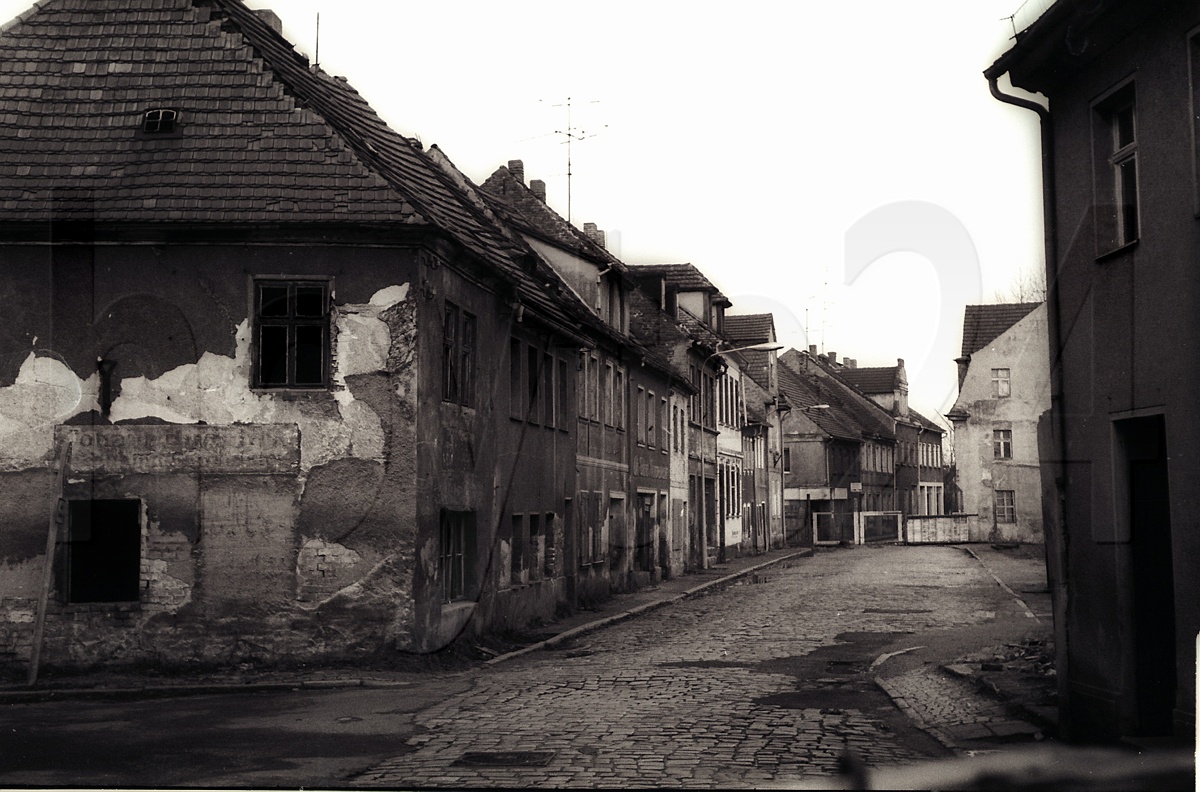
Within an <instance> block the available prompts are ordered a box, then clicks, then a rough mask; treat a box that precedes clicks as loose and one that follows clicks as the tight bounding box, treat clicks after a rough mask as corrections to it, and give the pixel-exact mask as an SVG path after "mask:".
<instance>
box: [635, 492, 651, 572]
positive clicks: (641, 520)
mask: <svg viewBox="0 0 1200 792" xmlns="http://www.w3.org/2000/svg"><path fill="white" fill-rule="evenodd" d="M654 500H655V496H654V495H652V494H648V493H645V492H639V493H638V496H637V525H636V532H637V536H636V541H637V546H636V547H635V548H634V564H635V567H636V569H637V570H638V571H639V572H652V571H654V566H655V558H654V548H655V545H656V544H657V543H656V542H655V541H654V525H655V522H654V521H655V517H656V514H655V508H654V506H655V504H654Z"/></svg>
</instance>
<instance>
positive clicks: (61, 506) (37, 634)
mask: <svg viewBox="0 0 1200 792" xmlns="http://www.w3.org/2000/svg"><path fill="white" fill-rule="evenodd" d="M70 458H71V441H70V440H64V441H63V445H62V448H61V449H60V450H59V452H58V488H57V490H56V492H55V499H54V512H53V514H51V515H50V528H49V530H48V531H47V532H46V564H45V566H44V567H43V568H42V590H41V591H40V592H39V593H38V607H37V618H36V619H35V621H34V624H33V643H32V646H31V647H30V650H29V674H28V676H27V677H26V679H25V684H26V685H27V686H29V687H32V686H33V685H34V683H36V682H37V675H38V663H39V662H40V661H41V655H42V634H43V632H44V630H45V626H46V605H47V603H48V602H49V600H50V588H51V586H53V585H54V551H55V548H56V547H57V545H58V531H59V528H60V526H62V524H63V523H64V522H65V521H66V517H67V515H66V506H67V502H66V501H65V500H63V489H64V487H65V485H66V479H67V463H68V461H69V460H70Z"/></svg>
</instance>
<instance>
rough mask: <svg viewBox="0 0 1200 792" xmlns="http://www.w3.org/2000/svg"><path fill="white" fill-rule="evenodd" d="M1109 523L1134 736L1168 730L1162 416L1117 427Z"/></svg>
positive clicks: (1167, 543)
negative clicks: (1122, 555) (1116, 533)
mask: <svg viewBox="0 0 1200 792" xmlns="http://www.w3.org/2000/svg"><path fill="white" fill-rule="evenodd" d="M1115 429H1116V445H1117V455H1116V459H1115V460H1114V461H1115V462H1116V473H1117V481H1116V482H1115V483H1116V487H1117V488H1116V493H1117V495H1118V499H1117V508H1118V514H1117V519H1118V520H1119V521H1120V522H1123V523H1124V525H1119V526H1118V527H1119V528H1125V527H1128V531H1129V540H1130V555H1131V580H1130V583H1131V584H1132V589H1133V590H1132V601H1133V604H1132V608H1133V613H1132V616H1133V633H1134V642H1133V646H1134V648H1133V652H1134V669H1135V671H1134V675H1135V676H1134V678H1135V680H1136V682H1135V686H1134V691H1135V694H1136V697H1137V700H1136V713H1137V733H1138V734H1139V735H1142V736H1163V735H1169V734H1171V733H1172V731H1173V723H1172V720H1173V717H1172V716H1173V712H1174V708H1175V694H1176V674H1177V670H1178V669H1177V668H1176V650H1177V647H1176V635H1175V576H1174V570H1173V555H1172V550H1171V507H1170V492H1169V488H1168V478H1167V440H1166V425H1165V420H1164V418H1163V416H1161V415H1154V416H1148V417H1145V418H1131V419H1127V420H1123V421H1117V422H1116V424H1115Z"/></svg>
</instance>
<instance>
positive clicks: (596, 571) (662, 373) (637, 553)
mask: <svg viewBox="0 0 1200 792" xmlns="http://www.w3.org/2000/svg"><path fill="white" fill-rule="evenodd" d="M482 193H483V194H484V195H485V196H486V197H487V199H488V201H489V203H490V205H491V207H492V209H493V210H494V211H495V212H497V213H498V214H500V215H501V216H502V217H503V218H504V219H505V220H506V222H508V223H509V224H511V225H512V226H513V227H514V228H516V229H518V230H519V232H520V233H521V234H522V237H523V239H524V240H525V242H526V243H528V244H529V245H530V247H532V248H533V249H535V250H537V251H538V253H539V255H541V256H542V257H543V258H544V259H545V261H546V262H547V263H548V264H549V266H550V267H551V268H553V269H554V270H555V271H556V272H557V273H558V274H559V275H560V276H561V277H562V278H563V279H564V280H565V282H566V283H567V284H568V285H569V287H570V289H571V291H572V292H573V293H574V294H575V295H576V296H577V297H578V300H579V302H580V304H581V305H583V306H586V307H587V308H589V309H591V310H592V311H594V313H595V315H596V317H597V319H598V320H600V321H601V322H602V323H603V325H604V329H605V330H606V332H604V333H592V334H591V337H590V338H589V343H588V344H586V345H585V347H584V348H583V349H582V350H581V351H580V353H579V362H578V365H577V366H576V378H577V385H576V387H577V390H578V392H579V393H580V394H581V396H582V398H581V399H580V400H579V402H578V405H577V412H578V421H579V426H578V429H577V432H576V437H577V447H576V466H577V468H578V474H577V475H578V478H577V487H578V491H577V493H576V496H575V503H576V509H575V512H576V520H577V525H578V526H579V531H580V539H579V541H578V544H577V549H578V552H577V554H576V560H577V566H576V569H575V573H574V575H571V574H568V580H570V579H571V578H572V577H574V578H575V582H574V584H573V587H572V590H573V591H574V592H575V593H576V596H577V597H578V596H582V597H589V598H594V597H599V596H606V595H607V594H608V593H610V592H611V591H619V590H625V589H628V588H631V587H637V586H639V585H646V584H648V583H651V582H655V581H658V580H660V579H661V578H662V577H663V576H664V575H670V574H671V573H672V571H673V570H672V560H671V559H672V555H673V554H672V551H671V542H670V539H671V537H672V535H673V530H672V510H671V508H670V499H671V495H670V490H671V448H672V437H671V434H672V428H673V427H672V424H671V413H672V407H675V409H676V410H678V407H679V404H680V403H681V402H682V399H683V398H684V394H686V393H689V392H690V390H691V385H690V383H688V382H687V380H686V373H683V372H680V371H678V370H677V369H675V368H673V367H672V366H671V364H670V362H669V358H668V357H666V356H664V355H662V354H653V353H651V352H650V350H648V349H647V348H646V347H644V346H642V345H641V344H638V343H637V342H636V341H635V340H634V337H635V335H637V334H638V331H639V330H640V329H641V328H640V326H641V325H649V324H652V323H653V322H654V321H655V317H654V316H653V315H652V313H653V312H652V311H648V310H646V309H645V305H644V300H643V302H642V303H639V310H638V311H637V312H634V311H632V310H631V300H632V299H633V292H634V291H636V287H635V286H634V284H633V281H632V280H631V279H630V276H629V270H628V268H627V267H626V266H625V264H624V263H622V262H621V261H620V260H619V259H618V258H616V257H615V256H613V255H612V254H611V253H609V252H608V250H607V249H606V248H605V246H604V238H603V232H600V231H597V230H596V228H595V226H594V225H593V224H590V223H589V224H587V225H586V226H585V229H584V230H580V229H578V228H576V227H575V226H573V225H572V224H570V223H569V222H567V221H566V220H565V219H564V218H563V217H562V216H560V215H559V214H558V213H557V212H555V211H554V210H553V209H551V208H550V206H549V205H548V204H547V203H546V200H545V197H546V196H545V190H544V184H543V183H542V182H540V181H538V180H536V179H535V180H533V181H532V182H530V185H529V186H527V185H526V184H525V172H524V164H523V163H522V162H521V161H520V160H511V161H509V163H508V166H507V167H501V168H499V169H497V170H496V171H495V172H494V173H493V174H492V175H491V176H490V177H489V178H488V179H487V180H486V181H485V182H484V183H483V185H482ZM642 334H643V335H645V332H643V333H642ZM674 571H675V572H679V571H682V570H681V569H675V570H674Z"/></svg>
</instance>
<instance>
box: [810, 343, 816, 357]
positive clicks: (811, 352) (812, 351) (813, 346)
mask: <svg viewBox="0 0 1200 792" xmlns="http://www.w3.org/2000/svg"><path fill="white" fill-rule="evenodd" d="M808 354H810V355H812V356H813V357H816V356H817V345H816V344H809V345H808Z"/></svg>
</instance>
